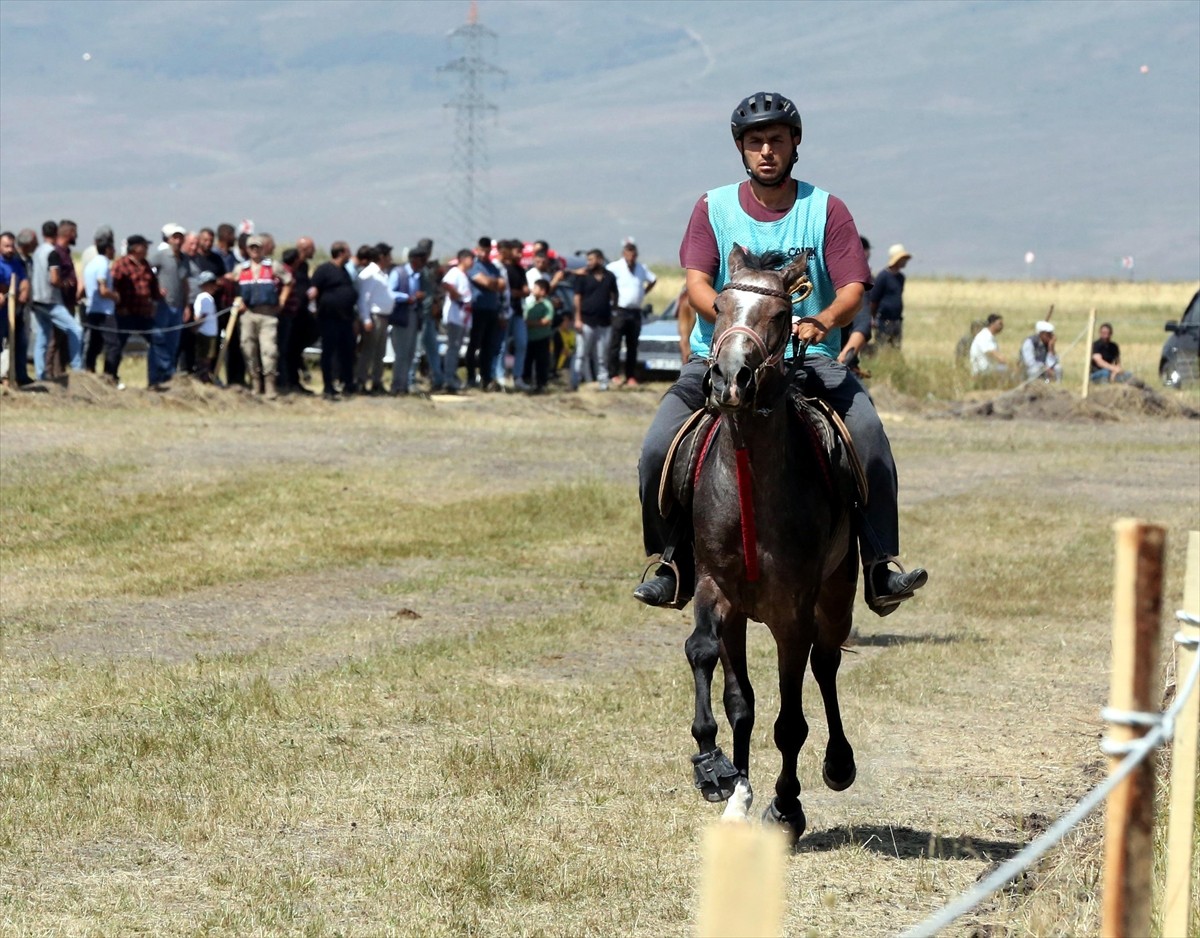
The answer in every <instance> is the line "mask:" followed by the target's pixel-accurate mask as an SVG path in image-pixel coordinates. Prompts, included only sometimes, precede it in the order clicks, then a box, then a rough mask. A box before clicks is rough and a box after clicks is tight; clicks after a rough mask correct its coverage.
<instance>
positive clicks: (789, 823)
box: [763, 625, 812, 840]
mask: <svg viewBox="0 0 1200 938" xmlns="http://www.w3.org/2000/svg"><path fill="white" fill-rule="evenodd" d="M772 631H775V630H774V629H772ZM811 634H812V629H811V625H810V626H808V627H805V626H803V625H799V626H798V627H794V628H791V629H787V630H781V631H778V632H776V633H775V644H776V647H777V649H778V655H779V716H778V718H776V720H775V746H776V747H777V748H778V749H779V754H780V756H781V757H782V767H781V768H780V771H779V778H777V779H776V780H775V798H774V800H773V801H772V802H771V804H770V805H769V806H768V807H767V810H766V811H765V812H763V820H764V821H767V822H773V823H777V824H782V825H784V826H785V827H787V828H790V835H791V837H792V839H793V840H797V839H799V838H800V836H801V835H802V834H803V833H804V828H805V827H806V825H807V822H806V821H805V818H804V809H803V808H802V807H801V806H800V778H799V776H798V775H797V773H796V763H797V760H798V759H799V757H800V750H801V749H802V748H803V747H804V741H805V740H806V739H808V721H807V720H805V719H804V703H803V690H804V670H805V667H806V666H807V665H808V652H809V648H810V647H811V644H812V639H811Z"/></svg>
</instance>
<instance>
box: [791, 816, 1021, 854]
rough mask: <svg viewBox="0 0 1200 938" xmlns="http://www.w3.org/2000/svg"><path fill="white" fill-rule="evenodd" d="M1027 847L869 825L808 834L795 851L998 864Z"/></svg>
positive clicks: (904, 828) (1003, 841)
mask: <svg viewBox="0 0 1200 938" xmlns="http://www.w3.org/2000/svg"><path fill="white" fill-rule="evenodd" d="M1024 846H1025V845H1024V844H1023V843H1017V842H1015V841H1011V840H986V839H981V838H975V837H965V836H964V837H939V836H938V835H936V834H933V833H931V832H930V831H918V830H913V829H912V828H911V827H892V826H890V825H886V824H868V825H865V826H855V827H850V826H847V827H835V828H831V829H830V830H824V831H814V832H813V833H810V834H805V835H804V836H803V837H802V838H801V839H800V842H799V843H798V844H796V851H795V852H796V853H827V852H829V851H832V850H840V849H841V848H842V847H862V848H863V849H865V850H870V851H871V852H872V853H879V854H883V855H884V856H888V857H893V858H895V859H898V860H920V859H929V860H987V861H990V862H993V863H994V862H996V861H1003V860H1010V859H1012V858H1013V857H1014V856H1016V854H1017V852H1018V851H1019V850H1020V849H1021V848H1022V847H1024Z"/></svg>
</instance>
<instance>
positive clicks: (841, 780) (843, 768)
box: [821, 756, 858, 791]
mask: <svg viewBox="0 0 1200 938" xmlns="http://www.w3.org/2000/svg"><path fill="white" fill-rule="evenodd" d="M857 775H858V767H857V766H855V764H854V757H853V756H851V757H850V761H849V764H848V765H845V764H843V765H837V766H835V765H833V764H832V763H830V761H829V760H828V759H826V760H825V761H824V762H823V763H822V764H821V778H822V779H824V781H825V784H826V786H828V787H829V788H832V789H833V790H834V791H845V790H846V789H847V788H849V787H850V786H851V785H853V784H854V779H855V778H856V777H857Z"/></svg>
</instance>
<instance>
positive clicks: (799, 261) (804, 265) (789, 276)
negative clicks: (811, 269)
mask: <svg viewBox="0 0 1200 938" xmlns="http://www.w3.org/2000/svg"><path fill="white" fill-rule="evenodd" d="M779 273H780V276H782V277H783V283H784V288H785V289H786V290H787V292H788V293H799V292H801V291H802V290H803V289H804V285H805V284H806V283H808V282H809V279H808V252H807V251H802V252H801V253H800V256H799V257H797V258H796V259H795V260H794V261H792V262H791V263H790V264H788V265H787V266H786V267H785V268H783V270H781V271H780V272H779Z"/></svg>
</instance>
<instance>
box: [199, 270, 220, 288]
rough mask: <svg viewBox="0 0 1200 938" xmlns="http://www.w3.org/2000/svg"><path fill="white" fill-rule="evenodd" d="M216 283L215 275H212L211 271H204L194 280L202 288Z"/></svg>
mask: <svg viewBox="0 0 1200 938" xmlns="http://www.w3.org/2000/svg"><path fill="white" fill-rule="evenodd" d="M216 282H217V275H216V274H214V273H213V272H212V271H211V270H206V271H204V272H203V273H202V274H201V275H200V276H199V277H197V278H196V283H198V284H199V285H200V286H204V285H205V284H206V283H216Z"/></svg>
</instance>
